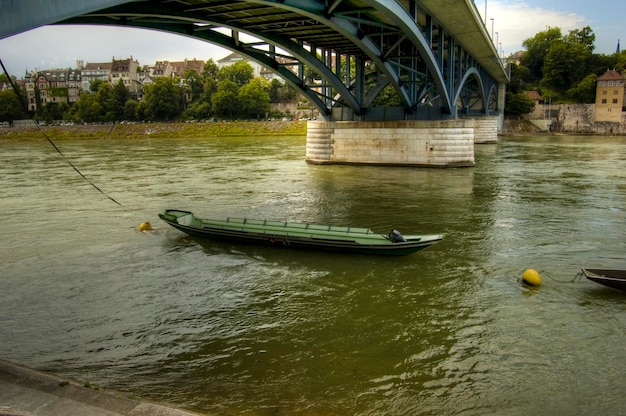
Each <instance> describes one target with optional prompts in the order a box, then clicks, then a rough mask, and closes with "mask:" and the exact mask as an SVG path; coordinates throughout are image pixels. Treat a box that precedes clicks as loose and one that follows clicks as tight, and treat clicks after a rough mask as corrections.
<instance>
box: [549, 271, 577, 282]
mask: <svg viewBox="0 0 626 416" xmlns="http://www.w3.org/2000/svg"><path fill="white" fill-rule="evenodd" d="M539 274H540V275H541V276H546V277H547V278H548V279H550V280H553V281H555V282H557V283H576V282H578V281H579V280H581V279H582V277H583V276H584V274H583V272H578V273H577V274H576V275H575V276H574V278H573V279H571V280H560V279H555V278H554V277H552V276H550V273H546V272H545V271H543V270H539Z"/></svg>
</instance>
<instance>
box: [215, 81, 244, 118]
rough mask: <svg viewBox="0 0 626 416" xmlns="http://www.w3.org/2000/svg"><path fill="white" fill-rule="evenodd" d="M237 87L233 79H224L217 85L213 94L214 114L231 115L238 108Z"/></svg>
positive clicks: (234, 113) (235, 112)
mask: <svg viewBox="0 0 626 416" xmlns="http://www.w3.org/2000/svg"><path fill="white" fill-rule="evenodd" d="M238 93H239V87H238V86H237V84H235V83H234V82H233V81H230V80H224V81H221V82H220V83H219V84H218V86H217V92H216V93H215V94H213V97H211V98H212V103H213V104H212V108H213V112H214V113H215V114H218V115H221V116H228V117H233V116H234V115H236V114H237V111H238V109H239V102H238V101H239V100H238Z"/></svg>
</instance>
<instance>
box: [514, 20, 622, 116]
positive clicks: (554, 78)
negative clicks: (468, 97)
mask: <svg viewBox="0 0 626 416" xmlns="http://www.w3.org/2000/svg"><path fill="white" fill-rule="evenodd" d="M595 40H596V35H595V34H594V33H593V30H591V28H590V27H589V26H585V27H584V28H582V29H574V30H571V31H569V32H568V33H567V34H566V35H564V34H563V33H562V32H561V29H560V28H558V27H554V28H548V29H546V30H544V31H542V32H539V33H537V34H536V35H535V36H534V37H532V38H528V39H526V40H525V41H524V42H523V44H522V45H523V46H524V48H525V49H526V51H525V52H524V55H523V56H522V57H521V58H520V60H519V64H516V63H511V64H509V68H510V74H511V80H510V83H509V85H508V86H507V95H506V104H505V113H507V114H526V113H529V112H531V111H532V110H533V108H534V102H533V100H532V99H530V98H529V97H526V96H525V95H524V94H523V92H524V91H528V90H536V91H538V92H539V94H540V95H541V97H542V98H543V100H544V101H546V102H548V101H551V102H552V103H581V104H591V103H594V102H595V97H596V80H597V78H598V77H599V76H601V75H602V74H604V73H605V72H606V71H607V70H609V69H615V70H616V71H618V72H620V73H623V71H624V69H625V68H626V51H620V52H617V50H616V52H615V53H614V54H611V55H604V54H595V53H593V51H594V49H595V45H594V44H595ZM616 49H617V47H616Z"/></svg>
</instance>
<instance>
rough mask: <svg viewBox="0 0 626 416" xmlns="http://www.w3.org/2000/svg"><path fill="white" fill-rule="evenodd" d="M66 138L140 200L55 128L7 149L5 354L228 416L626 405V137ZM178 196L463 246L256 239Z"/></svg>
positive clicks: (2, 250) (2, 161)
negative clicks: (429, 147) (482, 140)
mask: <svg viewBox="0 0 626 416" xmlns="http://www.w3.org/2000/svg"><path fill="white" fill-rule="evenodd" d="M56 144H57V145H58V146H59V148H60V149H61V150H62V151H63V152H64V154H65V155H66V156H67V158H68V159H70V160H71V161H72V163H73V164H74V165H75V166H76V167H77V168H79V169H80V170H81V172H82V173H83V174H84V175H85V176H86V177H87V178H89V180H91V181H93V183H95V184H96V185H97V186H98V187H99V188H101V189H102V190H103V191H104V192H106V193H107V194H108V195H109V196H110V197H112V198H114V199H115V200H116V201H118V202H119V203H121V204H122V206H118V205H116V204H115V203H113V202H112V201H111V200H109V199H108V198H106V197H105V196H103V195H102V194H100V193H98V191H97V190H95V189H94V188H93V187H91V186H90V185H89V184H88V183H87V182H86V181H85V180H84V179H83V178H81V177H80V176H79V175H78V174H77V173H76V172H75V171H74V170H73V169H72V168H71V167H69V166H68V164H67V163H66V162H65V161H64V160H63V159H61V158H60V157H59V155H58V154H57V153H56V151H55V150H54V149H53V148H52V147H51V146H50V145H49V144H48V143H47V142H46V141H45V140H44V139H41V140H16V141H4V142H0V180H1V183H2V185H1V186H0V195H1V199H0V204H1V207H2V212H3V215H2V216H1V218H0V229H1V230H2V237H1V238H0V260H1V263H0V295H1V299H2V301H1V302H0V351H1V356H0V358H3V359H6V360H11V361H14V362H18V363H21V364H24V365H27V366H30V367H34V368H38V369H44V370H49V371H53V372H55V373H57V374H59V375H62V376H67V377H72V378H75V379H78V380H81V381H84V382H85V383H89V384H91V385H97V386H102V387H106V388H110V389H115V390H120V391H125V392H131V393H133V394H137V395H140V396H144V397H147V398H148V399H151V400H154V401H163V402H168V403H172V404H175V405H177V406H180V407H184V408H188V409H192V410H196V411H200V412H205V413H207V414H215V415H393V416H395V415H485V414H498V415H591V414H597V415H601V414H602V415H617V414H626V413H625V411H624V409H625V408H626V395H625V394H624V391H623V390H624V382H625V381H626V361H625V360H624V356H625V353H626V293H622V292H618V291H615V290H612V289H609V288H604V287H602V286H600V285H598V284H596V283H593V282H590V281H588V280H586V279H585V278H584V277H582V278H581V275H580V267H581V266H589V267H594V266H595V267H607V268H610V267H615V268H626V238H625V237H626V232H625V226H624V225H625V220H626V138H624V137H620V138H616V137H569V136H528V137H504V138H501V141H500V143H498V144H495V145H479V146H477V147H476V166H475V167H474V168H463V169H413V168H397V167H368V166H315V165H308V164H307V163H305V161H304V154H305V138H304V137H253V138H246V137H237V138H206V139H155V138H150V136H146V138H145V139H138V140H123V139H115V140H59V141H57V142H56ZM166 208H178V209H186V210H191V211H193V212H194V213H196V214H197V215H198V216H200V217H208V218H216V219H222V218H225V217H227V216H244V217H249V218H262V219H276V220H290V221H309V222H316V223H325V224H333V225H352V226H359V227H370V228H372V229H374V230H375V231H380V232H381V233H387V232H388V231H389V230H391V229H392V228H397V229H399V230H400V231H402V232H403V233H406V234H414V233H415V234H419V233H429V234H433V233H445V234H446V237H445V239H444V241H443V242H441V243H439V244H437V245H435V246H433V247H431V248H429V249H427V250H425V251H422V252H420V253H417V254H414V255H411V256H407V257H401V258H395V257H393V258H387V257H374V256H363V255H341V254H333V253H313V252H305V251H291V250H286V249H276V248H271V247H255V246H245V245H244V246H242V245H237V244H232V243H221V242H211V241H199V240H196V239H193V238H191V237H188V236H186V235H184V234H182V233H181V232H179V231H176V230H174V229H173V228H170V227H168V226H167V225H166V224H164V223H162V222H160V220H159V219H158V217H157V214H158V213H159V212H160V211H162V210H164V209H166ZM144 221H149V222H151V223H152V225H153V226H154V230H153V231H151V232H139V231H138V230H137V227H138V225H139V224H140V223H141V222H144ZM528 268H535V269H537V270H539V271H540V272H541V274H542V277H543V283H542V285H541V286H539V287H535V288H530V287H525V286H523V285H521V284H520V283H519V278H520V276H521V275H522V273H523V271H524V270H525V269H528ZM0 405H1V403H0Z"/></svg>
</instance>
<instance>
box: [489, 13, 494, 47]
mask: <svg viewBox="0 0 626 416" xmlns="http://www.w3.org/2000/svg"><path fill="white" fill-rule="evenodd" d="M489 20H491V41H492V42H493V17H492V18H491V19H489Z"/></svg>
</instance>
